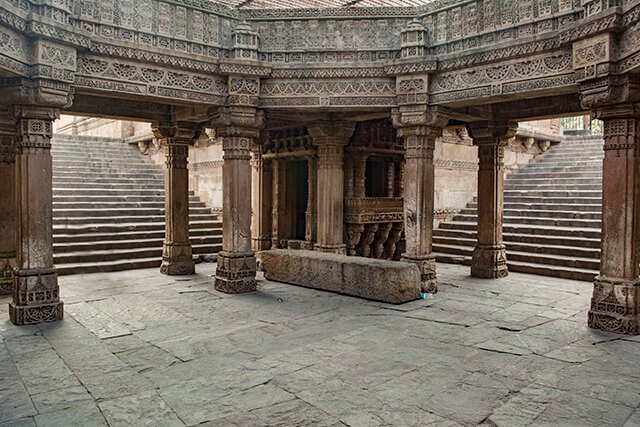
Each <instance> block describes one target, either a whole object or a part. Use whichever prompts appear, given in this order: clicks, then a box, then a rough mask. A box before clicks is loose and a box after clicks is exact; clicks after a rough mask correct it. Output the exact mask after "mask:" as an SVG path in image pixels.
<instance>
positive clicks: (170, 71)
mask: <svg viewBox="0 0 640 427" xmlns="http://www.w3.org/2000/svg"><path fill="white" fill-rule="evenodd" d="M76 86H79V87H85V88H88V89H97V90H102V89H104V90H110V91H113V90H118V91H124V92H128V93H133V94H140V95H149V96H158V97H168V98H174V99H176V98H177V99H183V100H190V101H192V102H201V103H208V104H215V105H221V104H223V103H224V99H225V95H226V93H227V84H226V82H225V80H224V78H223V77H219V76H215V75H211V74H204V73H196V72H190V71H184V70H178V69H175V68H168V67H158V66H152V65H150V64H142V63H136V62H132V61H125V60H118V59H114V58H108V57H103V56H95V55H87V56H81V57H80V58H79V60H78V79H77V81H76Z"/></svg>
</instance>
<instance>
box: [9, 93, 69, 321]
mask: <svg viewBox="0 0 640 427" xmlns="http://www.w3.org/2000/svg"><path fill="white" fill-rule="evenodd" d="M16 116H17V119H18V123H17V125H18V126H17V129H18V136H19V138H18V144H17V146H18V155H17V157H16V169H15V179H16V218H17V222H18V224H17V236H16V237H17V240H16V267H17V269H16V271H15V278H14V285H13V300H12V302H11V303H10V304H9V316H10V318H11V321H12V322H13V323H14V324H16V325H28V324H36V323H41V322H49V321H55V320H61V319H62V317H63V304H62V302H61V301H60V293H59V288H58V275H57V273H56V270H55V267H54V265H53V233H52V206H53V195H52V162H51V136H52V123H53V120H55V119H56V118H57V117H58V111H57V110H55V109H52V108H44V107H22V106H21V107H16Z"/></svg>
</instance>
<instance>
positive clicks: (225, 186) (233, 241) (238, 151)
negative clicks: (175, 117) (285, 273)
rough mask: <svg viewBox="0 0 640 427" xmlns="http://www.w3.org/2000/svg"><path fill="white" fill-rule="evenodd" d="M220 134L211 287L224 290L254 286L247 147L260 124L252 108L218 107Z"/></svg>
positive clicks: (248, 149) (248, 155) (254, 261)
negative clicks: (217, 239) (217, 230)
mask: <svg viewBox="0 0 640 427" xmlns="http://www.w3.org/2000/svg"><path fill="white" fill-rule="evenodd" d="M213 122H214V126H215V127H216V135H219V136H221V137H222V149H223V151H224V156H223V159H224V164H223V169H222V193H223V203H222V232H223V236H222V251H221V252H220V253H219V254H218V267H217V269H216V282H215V289H216V290H218V291H221V292H227V293H234V294H235V293H242V292H251V291H255V290H256V257H255V254H254V253H253V251H252V250H251V163H250V160H251V151H250V150H251V147H252V146H253V145H254V141H255V139H256V138H257V137H258V133H259V129H260V128H261V126H262V124H263V119H262V115H260V114H256V111H255V109H249V108H237V109H234V108H233V107H232V108H229V109H221V111H220V112H218V114H217V115H216V117H214V119H213Z"/></svg>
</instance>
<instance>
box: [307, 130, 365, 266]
mask: <svg viewBox="0 0 640 427" xmlns="http://www.w3.org/2000/svg"><path fill="white" fill-rule="evenodd" d="M307 129H308V131H309V135H310V136H311V139H312V142H313V145H315V146H317V147H318V151H317V155H318V158H317V170H318V172H317V176H316V180H317V192H316V197H317V220H318V225H317V229H316V230H317V231H316V232H317V241H316V245H315V249H316V250H319V251H322V252H333V253H339V254H345V253H346V245H345V243H344V236H343V233H344V224H343V215H344V212H343V211H344V169H343V165H344V162H343V157H344V146H345V145H347V144H348V143H349V139H350V138H351V135H352V134H353V132H354V130H355V123H353V122H328V121H327V122H315V123H312V124H310V125H308V126H307Z"/></svg>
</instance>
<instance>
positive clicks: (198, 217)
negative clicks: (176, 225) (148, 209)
mask: <svg viewBox="0 0 640 427" xmlns="http://www.w3.org/2000/svg"><path fill="white" fill-rule="evenodd" d="M215 218H216V216H214V215H211V214H204V215H203V214H190V215H189V223H190V224H191V222H192V221H207V220H208V221H213V220H214V219H215ZM144 222H155V223H162V224H164V215H148V216H144V215H135V216H131V215H126V216H125V215H122V216H102V217H77V218H75V217H64V218H61V217H57V216H55V215H54V217H53V224H54V228H56V227H55V226H56V225H57V226H63V225H67V226H70V225H87V224H96V225H111V224H114V225H115V224H123V223H127V224H129V223H144ZM163 227H164V225H163ZM57 228H60V227H57Z"/></svg>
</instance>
